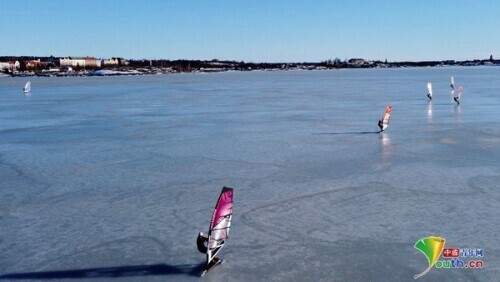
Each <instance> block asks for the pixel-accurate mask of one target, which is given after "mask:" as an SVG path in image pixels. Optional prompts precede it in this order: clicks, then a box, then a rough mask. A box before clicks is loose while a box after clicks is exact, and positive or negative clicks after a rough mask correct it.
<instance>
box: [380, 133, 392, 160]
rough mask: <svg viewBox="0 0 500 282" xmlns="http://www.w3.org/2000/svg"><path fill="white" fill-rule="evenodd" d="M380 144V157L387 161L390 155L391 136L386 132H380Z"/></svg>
mask: <svg viewBox="0 0 500 282" xmlns="http://www.w3.org/2000/svg"><path fill="white" fill-rule="evenodd" d="M380 144H381V145H382V159H383V160H384V161H387V160H388V159H389V157H390V155H391V150H392V146H391V138H390V137H389V134H388V133H386V132H381V133H380Z"/></svg>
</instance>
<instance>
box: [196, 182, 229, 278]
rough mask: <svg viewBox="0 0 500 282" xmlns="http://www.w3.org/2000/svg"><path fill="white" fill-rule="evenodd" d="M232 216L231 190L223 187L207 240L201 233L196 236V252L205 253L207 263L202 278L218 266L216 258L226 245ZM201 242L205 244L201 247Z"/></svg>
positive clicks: (219, 260) (218, 261)
mask: <svg viewBox="0 0 500 282" xmlns="http://www.w3.org/2000/svg"><path fill="white" fill-rule="evenodd" d="M232 216H233V188H229V187H223V188H222V191H221V193H220V195H219V199H218V200H217V204H216V205H215V209H214V213H213V215H212V221H211V222H210V227H209V230H208V238H206V237H204V236H203V233H200V235H198V250H199V251H200V252H206V254H207V262H206V267H205V271H204V272H203V273H202V276H203V275H204V274H205V273H206V272H207V271H209V270H210V269H211V268H213V267H214V266H216V265H218V264H220V263H221V262H222V260H221V259H220V258H218V257H217V254H218V253H219V252H220V250H221V249H222V247H223V246H224V245H225V244H226V241H227V239H228V235H229V229H230V228H231V218H232ZM203 241H205V242H206V243H207V245H206V248H205V247H203Z"/></svg>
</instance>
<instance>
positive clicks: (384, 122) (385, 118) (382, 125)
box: [378, 104, 392, 131]
mask: <svg viewBox="0 0 500 282" xmlns="http://www.w3.org/2000/svg"><path fill="white" fill-rule="evenodd" d="M391 112H392V107H391V105H390V104H388V105H387V106H386V107H385V111H384V114H383V115H382V117H381V118H380V120H379V121H378V126H379V127H380V131H384V130H385V129H386V128H387V126H388V125H389V120H390V119H391Z"/></svg>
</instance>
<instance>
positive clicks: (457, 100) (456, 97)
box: [453, 86, 462, 105]
mask: <svg viewBox="0 0 500 282" xmlns="http://www.w3.org/2000/svg"><path fill="white" fill-rule="evenodd" d="M460 96H462V86H460V87H458V92H457V96H455V97H453V100H455V102H457V104H459V105H460Z"/></svg>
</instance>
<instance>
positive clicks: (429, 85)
mask: <svg viewBox="0 0 500 282" xmlns="http://www.w3.org/2000/svg"><path fill="white" fill-rule="evenodd" d="M427 90H428V92H427V98H429V99H430V100H432V83H431V82H427Z"/></svg>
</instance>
